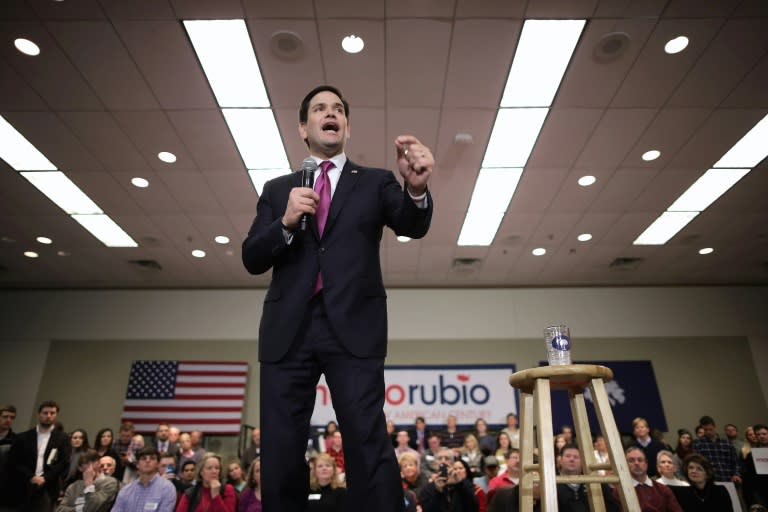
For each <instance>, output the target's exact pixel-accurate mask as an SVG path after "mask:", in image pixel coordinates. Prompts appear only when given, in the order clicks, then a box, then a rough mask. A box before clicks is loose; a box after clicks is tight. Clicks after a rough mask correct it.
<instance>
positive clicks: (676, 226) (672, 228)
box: [632, 212, 699, 245]
mask: <svg viewBox="0 0 768 512" xmlns="http://www.w3.org/2000/svg"><path fill="white" fill-rule="evenodd" d="M698 214H699V212H664V213H662V214H661V215H659V218H657V219H656V220H655V221H653V224H651V225H650V226H648V228H647V229H646V230H645V231H643V232H642V234H641V235H640V236H639V237H637V239H636V240H635V241H634V242H632V243H633V244H634V245H664V244H665V243H667V242H668V241H669V239H670V238H672V237H673V236H675V235H676V234H677V233H678V232H679V231H680V230H681V229H683V228H684V227H685V226H687V225H688V223H689V222H691V221H692V220H693V219H695V218H696V216H697V215H698Z"/></svg>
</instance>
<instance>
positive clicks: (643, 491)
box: [614, 446, 683, 512]
mask: <svg viewBox="0 0 768 512" xmlns="http://www.w3.org/2000/svg"><path fill="white" fill-rule="evenodd" d="M625 455H626V457H627V465H628V466H629V473H630V475H632V483H633V484H634V486H635V492H636V493H637V500H638V501H639V502H640V510H641V511H642V512H683V509H682V508H681V507H680V504H679V503H678V502H677V499H676V498H675V495H674V494H673V493H672V490H671V489H670V488H669V487H667V486H666V485H664V484H661V483H659V482H655V481H653V480H651V479H650V478H649V477H648V461H647V460H646V458H645V452H643V450H642V449H640V448H639V447H637V446H631V447H629V448H627V451H626V452H625ZM614 497H615V498H616V499H617V500H618V492H617V491H616V489H614Z"/></svg>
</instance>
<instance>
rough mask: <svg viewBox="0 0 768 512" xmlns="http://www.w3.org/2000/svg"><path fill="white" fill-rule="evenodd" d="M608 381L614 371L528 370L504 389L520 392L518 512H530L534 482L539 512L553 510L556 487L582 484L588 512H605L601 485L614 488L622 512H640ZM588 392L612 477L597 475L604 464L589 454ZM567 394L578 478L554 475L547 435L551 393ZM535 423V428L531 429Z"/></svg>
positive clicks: (576, 367) (579, 367)
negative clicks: (536, 458) (576, 448)
mask: <svg viewBox="0 0 768 512" xmlns="http://www.w3.org/2000/svg"><path fill="white" fill-rule="evenodd" d="M611 379H613V371H611V369H610V368H606V367H605V366H600V365H595V364H568V365H560V366H542V367H539V368H530V369H527V370H522V371H519V372H516V373H514V374H512V375H511V376H510V377H509V384H510V385H511V386H512V387H514V388H516V389H518V390H519V391H520V402H521V404H520V419H521V421H520V459H521V460H520V468H521V476H520V510H521V511H530V510H533V486H534V482H535V481H536V480H538V482H539V486H540V489H541V510H542V511H543V512H554V511H556V510H557V484H558V483H583V484H586V485H587V486H588V490H589V494H588V496H589V508H590V510H591V512H605V500H604V497H603V492H602V487H601V484H603V483H615V484H617V488H618V490H619V496H620V498H621V502H622V505H623V507H624V510H625V511H627V512H640V506H639V504H638V501H637V495H636V493H635V490H634V486H633V484H632V477H631V475H630V474H629V468H628V466H627V461H626V459H625V458H624V450H623V448H622V445H621V438H620V437H619V432H618V430H617V428H616V422H615V421H614V419H613V413H612V412H611V406H610V402H609V401H608V394H607V393H606V391H605V385H604V382H605V381H609V380H611ZM587 388H589V390H590V391H591V394H592V402H593V404H594V406H595V412H596V415H597V419H598V422H599V423H600V428H601V431H602V433H603V436H604V437H605V442H606V446H607V448H608V453H609V454H610V459H611V460H610V469H611V470H612V471H613V474H612V475H602V474H600V473H599V470H600V469H603V468H604V467H605V466H606V465H605V464H598V463H597V461H596V458H595V454H594V451H593V450H592V433H591V432H590V429H589V419H588V417H587V407H586V404H585V401H584V390H585V389H587ZM553 389H560V390H567V391H568V398H569V401H570V405H571V413H572V414H573V423H574V427H575V428H574V433H575V434H576V439H577V441H578V446H579V452H580V455H581V464H582V469H583V474H582V475H579V476H576V475H573V476H558V475H557V472H556V471H555V449H554V434H553V432H552V405H551V404H552V401H551V395H550V393H551V390H553ZM534 423H535V424H536V428H534ZM534 430H535V431H536V438H537V441H538V454H539V461H538V462H537V463H534V461H533V452H534V444H535V443H534Z"/></svg>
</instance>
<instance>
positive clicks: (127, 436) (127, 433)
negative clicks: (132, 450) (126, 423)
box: [118, 430, 133, 444]
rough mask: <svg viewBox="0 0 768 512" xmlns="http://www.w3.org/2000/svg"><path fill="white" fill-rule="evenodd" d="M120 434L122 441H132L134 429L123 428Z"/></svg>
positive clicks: (123, 442) (126, 442)
mask: <svg viewBox="0 0 768 512" xmlns="http://www.w3.org/2000/svg"><path fill="white" fill-rule="evenodd" d="M118 435H119V436H120V443H122V444H128V443H130V442H131V438H132V437H133V431H132V430H121V431H120V433H119V434H118Z"/></svg>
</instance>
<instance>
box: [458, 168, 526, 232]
mask: <svg viewBox="0 0 768 512" xmlns="http://www.w3.org/2000/svg"><path fill="white" fill-rule="evenodd" d="M522 174H523V169H522V168H514V169H504V168H491V169H480V173H479V174H478V176H477V181H476V182H475V189H474V191H473V192H472V199H471V200H470V202H469V209H468V211H467V216H466V217H465V218H464V225H463V226H462V228H461V233H460V234H459V241H458V242H457V243H458V245H491V243H492V242H493V238H494V237H495V236H496V231H498V229H499V226H500V225H501V221H502V220H503V219H504V213H505V212H506V211H507V208H508V207H509V202H510V201H511V200H512V196H513V195H514V194H515V190H516V189H517V184H518V183H519V182H520V176H521V175H522Z"/></svg>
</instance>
